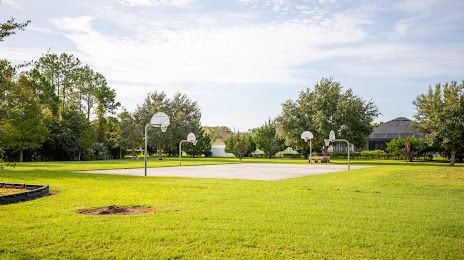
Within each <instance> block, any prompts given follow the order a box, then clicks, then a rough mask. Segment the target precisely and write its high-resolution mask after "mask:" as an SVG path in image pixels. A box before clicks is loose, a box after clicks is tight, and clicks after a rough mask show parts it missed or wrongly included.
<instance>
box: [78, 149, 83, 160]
mask: <svg viewBox="0 0 464 260" xmlns="http://www.w3.org/2000/svg"><path fill="white" fill-rule="evenodd" d="M81 154H82V151H81V149H79V156H78V160H79V161H80V160H81Z"/></svg>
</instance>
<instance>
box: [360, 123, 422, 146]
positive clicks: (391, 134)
mask: <svg viewBox="0 0 464 260" xmlns="http://www.w3.org/2000/svg"><path fill="white" fill-rule="evenodd" d="M416 124H417V123H416V122H414V121H411V120H409V119H407V118H406V117H398V118H395V119H393V120H391V121H388V122H386V123H382V124H380V125H378V126H377V127H375V128H374V131H373V132H372V134H370V135H369V136H368V137H367V144H366V146H365V148H364V150H368V151H372V150H384V151H385V150H386V149H387V143H388V142H390V141H391V140H393V139H398V138H407V137H415V138H421V137H423V136H424V134H423V133H421V132H419V131H417V130H416V129H415V128H414V125H416Z"/></svg>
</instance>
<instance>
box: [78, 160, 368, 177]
mask: <svg viewBox="0 0 464 260" xmlns="http://www.w3.org/2000/svg"><path fill="white" fill-rule="evenodd" d="M366 167H370V166H359V165H356V166H353V165H352V166H351V167H350V168H351V170H355V169H361V168H366ZM347 169H348V166H347V165H331V164H313V165H310V164H275V163H241V164H219V165H199V166H182V167H158V168H148V169H147V176H157V177H187V178H217V179H245V180H266V181H277V180H284V179H289V178H297V177H303V176H308V175H316V174H325V173H331V172H340V171H346V170H347ZM78 172H80V173H95V174H118V175H133V176H145V170H144V168H137V169H117V170H96V171H78Z"/></svg>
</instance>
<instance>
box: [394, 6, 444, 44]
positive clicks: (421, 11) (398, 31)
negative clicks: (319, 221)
mask: <svg viewBox="0 0 464 260" xmlns="http://www.w3.org/2000/svg"><path fill="white" fill-rule="evenodd" d="M437 3H438V1H436V0H407V1H405V2H401V3H398V4H396V5H394V7H395V8H397V9H398V10H400V11H403V12H407V13H409V14H412V16H409V17H408V18H405V19H400V20H399V21H398V22H397V23H396V25H395V28H394V30H395V32H394V33H393V34H392V35H391V37H390V38H392V39H398V38H400V37H403V36H406V35H407V34H408V32H409V31H410V30H412V29H413V28H414V27H415V26H416V24H417V22H418V21H420V20H423V19H426V18H427V17H429V16H430V14H431V12H432V10H433V7H434V5H436V4H437Z"/></svg>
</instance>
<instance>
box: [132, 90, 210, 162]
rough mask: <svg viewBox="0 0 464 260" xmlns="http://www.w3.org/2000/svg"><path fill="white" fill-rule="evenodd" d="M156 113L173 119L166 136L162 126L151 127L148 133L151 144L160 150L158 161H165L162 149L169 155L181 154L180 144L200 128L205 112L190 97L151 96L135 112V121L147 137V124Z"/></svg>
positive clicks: (181, 95) (179, 95) (178, 95)
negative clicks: (164, 114) (202, 113)
mask: <svg viewBox="0 0 464 260" xmlns="http://www.w3.org/2000/svg"><path fill="white" fill-rule="evenodd" d="M156 112H164V113H166V114H167V115H168V116H169V119H170V124H169V127H168V128H167V130H166V132H165V133H161V129H160V128H159V127H156V128H155V127H150V128H149V132H148V145H149V146H151V147H152V150H154V147H158V159H160V160H161V159H162V157H161V154H162V150H163V149H165V151H167V152H168V153H169V154H171V155H174V154H177V153H178V145H179V142H180V141H181V140H184V139H185V137H186V136H187V134H188V133H189V132H192V131H194V130H195V129H198V128H199V125H200V118H201V112H200V109H199V108H198V105H197V102H196V101H192V100H190V99H189V98H188V97H187V96H186V95H184V94H181V93H176V94H175V95H174V97H173V98H172V99H169V98H167V97H166V94H165V93H164V92H157V91H155V92H153V93H149V94H148V96H147V98H146V99H145V102H144V104H142V105H141V106H139V107H138V108H137V109H136V111H135V112H134V114H133V116H134V121H135V123H136V129H137V132H138V133H140V135H141V138H140V139H141V140H143V135H144V132H145V125H146V124H148V123H149V122H150V119H151V117H152V116H153V115H154V114H155V113H156Z"/></svg>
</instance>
